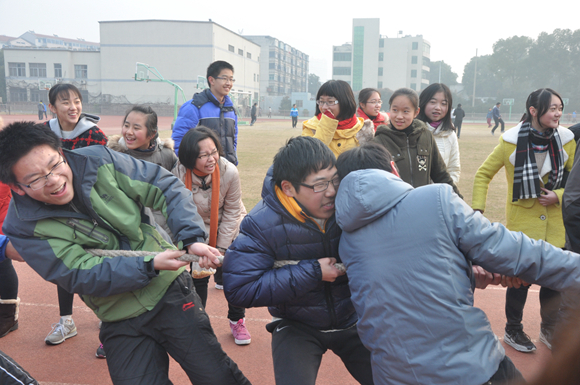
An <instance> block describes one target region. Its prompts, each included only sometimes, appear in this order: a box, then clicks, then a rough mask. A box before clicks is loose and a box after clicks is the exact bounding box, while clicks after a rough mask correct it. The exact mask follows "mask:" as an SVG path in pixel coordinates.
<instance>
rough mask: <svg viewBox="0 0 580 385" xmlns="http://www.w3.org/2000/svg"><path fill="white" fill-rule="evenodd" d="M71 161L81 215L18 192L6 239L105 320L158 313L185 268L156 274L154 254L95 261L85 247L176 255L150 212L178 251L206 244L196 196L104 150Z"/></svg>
mask: <svg viewBox="0 0 580 385" xmlns="http://www.w3.org/2000/svg"><path fill="white" fill-rule="evenodd" d="M64 155H65V158H66V159H67V161H68V163H69V165H70V167H71V169H72V174H73V186H74V192H75V196H78V197H80V205H81V207H80V209H79V208H78V207H74V205H71V204H68V205H65V206H56V205H48V204H45V203H42V202H39V201H36V200H34V199H32V198H30V197H29V196H28V195H24V196H19V195H16V194H15V196H14V197H13V199H12V202H11V204H10V208H9V209H8V214H7V216H6V221H5V225H4V228H3V230H4V232H5V234H6V235H7V236H9V237H10V240H11V241H12V243H13V245H14V247H15V248H16V250H18V252H19V253H20V255H22V256H23V258H24V259H25V260H26V262H27V263H28V264H29V265H30V266H31V267H32V268H33V269H34V270H35V271H36V272H37V273H38V274H40V276H41V277H42V278H44V279H45V280H47V281H50V282H53V283H56V284H58V285H59V286H61V287H62V288H63V289H65V290H67V291H69V292H71V293H78V294H80V295H81V296H82V298H83V300H84V301H85V303H86V304H87V305H88V306H89V307H90V308H91V309H92V310H93V311H94V312H95V314H96V315H97V316H98V317H99V319H101V320H103V321H107V322H113V321H121V320H124V319H128V318H133V317H137V316H139V315H140V314H143V313H145V312H146V311H148V310H151V309H153V307H154V306H155V305H156V304H157V303H158V302H159V300H160V299H161V298H162V297H163V295H164V294H165V292H166V290H167V288H168V287H169V285H170V284H171V283H172V282H173V281H174V280H175V278H176V277H177V276H178V275H179V274H181V273H182V272H183V270H184V268H181V269H179V270H177V271H161V272H156V271H155V270H153V269H151V265H152V264H150V263H147V262H148V261H150V260H152V259H153V256H146V257H120V256H117V257H95V256H92V255H91V254H88V253H86V252H85V250H84V249H87V248H95V249H108V250H147V251H162V250H165V249H175V247H174V246H173V245H171V244H169V243H167V242H166V241H164V240H163V238H162V237H161V235H160V234H159V233H158V232H157V231H156V230H155V227H154V226H152V225H151V224H149V223H148V220H147V217H146V216H145V215H143V208H144V207H150V208H152V209H157V210H160V211H161V212H162V213H163V214H164V215H165V216H166V218H167V224H168V225H169V228H171V230H172V231H173V234H174V235H175V237H176V239H177V241H178V247H179V248H182V247H183V246H186V245H189V244H192V243H195V242H203V241H204V239H205V238H206V237H207V234H206V232H205V226H204V224H203V221H202V220H201V218H200V216H199V215H198V214H197V209H196V207H195V204H194V203H193V199H192V197H191V192H190V191H188V190H187V189H186V188H185V187H184V185H183V183H182V182H181V181H179V179H177V178H176V177H175V176H173V174H171V173H170V172H169V171H167V170H165V169H163V168H162V167H159V166H157V165H155V164H152V163H149V162H144V161H140V160H137V159H134V158H132V157H131V156H128V155H125V154H121V153H118V152H114V151H111V150H109V149H107V148H105V147H103V146H90V147H85V148H81V149H78V150H74V151H67V150H64ZM76 202H78V200H77V199H75V203H76ZM83 212H84V213H87V214H89V215H87V214H84V213H83Z"/></svg>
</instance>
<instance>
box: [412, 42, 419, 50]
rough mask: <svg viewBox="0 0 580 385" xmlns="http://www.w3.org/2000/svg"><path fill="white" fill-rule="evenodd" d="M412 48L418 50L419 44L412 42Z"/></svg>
mask: <svg viewBox="0 0 580 385" xmlns="http://www.w3.org/2000/svg"><path fill="white" fill-rule="evenodd" d="M412 48H413V49H419V43H418V42H416V41H414V42H413V47H412Z"/></svg>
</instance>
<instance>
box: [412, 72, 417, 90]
mask: <svg viewBox="0 0 580 385" xmlns="http://www.w3.org/2000/svg"><path fill="white" fill-rule="evenodd" d="M411 77H412V78H416V77H417V70H411ZM413 89H414V88H413Z"/></svg>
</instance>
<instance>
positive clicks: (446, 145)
mask: <svg viewBox="0 0 580 385" xmlns="http://www.w3.org/2000/svg"><path fill="white" fill-rule="evenodd" d="M452 104H453V96H452V95H451V90H450V89H449V87H447V86H446V85H445V84H443V83H433V84H430V85H429V86H428V87H427V88H425V89H424V90H423V91H421V95H419V115H417V119H418V120H421V121H423V122H425V123H426V124H427V128H428V129H429V131H431V133H432V134H433V137H434V138H435V142H436V143H437V148H438V149H439V152H440V153H441V157H442V158H443V161H444V162H445V166H446V167H447V172H448V173H449V176H451V179H452V180H453V183H455V185H457V184H458V183H459V175H460V174H461V162H460V156H459V142H458V141H457V135H456V134H455V127H453V123H451V110H450V109H449V106H451V105H452Z"/></svg>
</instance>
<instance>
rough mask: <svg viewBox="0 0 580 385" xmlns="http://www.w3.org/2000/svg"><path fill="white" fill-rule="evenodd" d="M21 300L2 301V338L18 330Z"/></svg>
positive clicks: (0, 302) (0, 300)
mask: <svg viewBox="0 0 580 385" xmlns="http://www.w3.org/2000/svg"><path fill="white" fill-rule="evenodd" d="M19 305H20V298H16V299H0V338H2V337H4V336H5V335H6V334H8V333H10V332H12V331H14V330H16V329H18V307H19Z"/></svg>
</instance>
